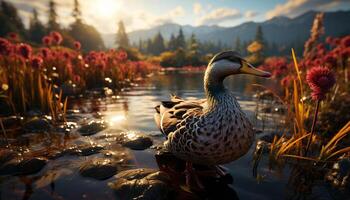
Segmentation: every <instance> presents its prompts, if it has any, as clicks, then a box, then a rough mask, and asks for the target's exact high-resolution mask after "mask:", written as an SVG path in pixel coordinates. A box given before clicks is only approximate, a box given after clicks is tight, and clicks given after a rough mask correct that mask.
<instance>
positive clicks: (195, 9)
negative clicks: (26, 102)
mask: <svg viewBox="0 0 350 200" xmlns="http://www.w3.org/2000/svg"><path fill="white" fill-rule="evenodd" d="M7 1H8V2H11V3H13V4H14V5H15V6H16V7H17V8H18V9H19V14H20V16H21V17H22V19H23V20H24V23H25V25H27V26H28V24H29V19H30V18H31V16H32V14H31V13H32V10H33V8H35V9H37V11H38V13H39V16H40V19H41V20H42V21H43V22H44V23H46V21H47V17H46V16H47V11H48V3H49V0H7ZM55 2H56V4H57V13H58V15H59V22H60V23H61V24H62V25H63V26H67V25H68V24H70V23H71V22H73V19H72V17H71V12H72V7H73V0H56V1H55ZM79 3H80V4H81V10H82V13H83V20H84V21H85V22H86V23H88V24H91V25H93V26H95V27H96V28H97V30H98V31H99V32H101V33H114V32H116V30H117V22H118V21H119V20H122V21H123V22H124V24H125V26H126V30H127V32H130V31H134V30H140V29H148V28H151V27H154V26H157V25H161V24H164V23H178V24H181V25H193V26H201V25H219V26H236V25H239V24H241V23H244V22H247V21H255V22H260V21H265V20H268V19H271V18H273V17H276V16H287V17H292V18H293V17H296V16H298V15H300V14H302V13H305V12H307V11H309V10H317V11H336V10H350V0H240V1H238V0H80V1H79Z"/></svg>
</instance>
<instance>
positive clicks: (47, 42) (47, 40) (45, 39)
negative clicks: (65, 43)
mask: <svg viewBox="0 0 350 200" xmlns="http://www.w3.org/2000/svg"><path fill="white" fill-rule="evenodd" d="M41 41H42V43H43V44H44V45H46V46H50V45H51V44H52V38H51V37H50V36H44V37H43V38H42V39H41Z"/></svg>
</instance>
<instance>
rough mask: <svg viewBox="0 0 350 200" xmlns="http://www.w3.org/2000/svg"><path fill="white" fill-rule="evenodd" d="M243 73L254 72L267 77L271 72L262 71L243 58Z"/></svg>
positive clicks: (241, 69)
mask: <svg viewBox="0 0 350 200" xmlns="http://www.w3.org/2000/svg"><path fill="white" fill-rule="evenodd" d="M239 70H240V72H241V73H242V74H252V75H255V76H261V77H265V78H269V77H270V76H271V74H270V73H269V72H265V71H262V70H260V69H257V68H255V67H253V65H252V64H250V63H248V62H247V61H245V60H242V67H241V68H240V69H239Z"/></svg>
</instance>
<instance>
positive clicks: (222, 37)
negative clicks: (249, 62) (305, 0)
mask: <svg viewBox="0 0 350 200" xmlns="http://www.w3.org/2000/svg"><path fill="white" fill-rule="evenodd" d="M316 14H317V12H315V11H309V12H306V13H304V14H302V15H300V16H298V17H295V18H288V17H281V16H280V17H275V18H272V19H270V20H267V21H264V22H246V23H243V24H240V25H238V26H234V27H220V26H197V27H195V26H190V25H184V26H181V25H179V24H174V23H169V24H164V25H160V26H156V27H154V28H151V29H145V30H137V31H133V32H130V33H128V35H129V38H130V41H131V42H132V43H135V44H137V43H138V41H139V40H140V39H141V40H146V39H149V38H153V37H154V36H155V35H156V34H157V33H158V32H161V33H162V35H163V36H164V38H165V39H169V38H170V36H171V34H174V35H177V33H178V31H179V29H180V27H182V29H183V31H184V34H185V37H187V38H188V37H189V36H190V35H191V34H192V33H194V34H195V35H196V36H197V38H198V39H199V40H200V41H212V42H218V41H221V42H222V43H225V44H227V45H228V46H232V45H233V43H234V40H235V39H236V38H237V37H239V38H240V39H241V41H243V42H244V41H250V40H252V39H253V38H254V36H255V32H256V28H257V26H259V25H260V26H261V27H262V30H263V33H264V37H265V39H266V40H267V42H268V43H270V44H272V43H273V44H275V45H278V46H281V45H282V46H293V45H294V44H303V43H304V42H305V41H306V40H307V39H308V38H309V36H310V28H311V26H312V23H313V20H314V17H315V15H316ZM349 19H350V11H336V12H327V13H325V18H324V26H325V36H328V35H330V36H342V35H345V34H350V26H349V25H348V24H349ZM103 38H104V41H105V43H106V46H109V47H110V46H112V45H111V44H113V41H114V35H104V36H103Z"/></svg>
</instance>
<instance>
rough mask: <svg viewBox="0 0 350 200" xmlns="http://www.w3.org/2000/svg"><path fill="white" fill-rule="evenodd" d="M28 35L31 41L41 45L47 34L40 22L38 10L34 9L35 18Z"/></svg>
mask: <svg viewBox="0 0 350 200" xmlns="http://www.w3.org/2000/svg"><path fill="white" fill-rule="evenodd" d="M28 34H29V39H30V40H31V41H33V42H35V43H41V39H42V37H44V36H45V34H46V30H45V26H44V25H43V24H42V23H41V22H40V20H39V18H38V12H37V11H36V9H33V17H32V18H31V19H30V24H29V30H28Z"/></svg>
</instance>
